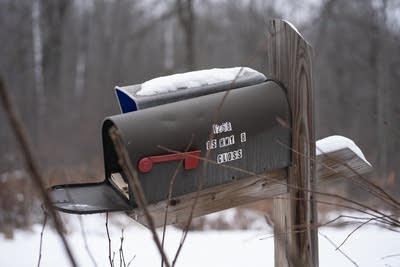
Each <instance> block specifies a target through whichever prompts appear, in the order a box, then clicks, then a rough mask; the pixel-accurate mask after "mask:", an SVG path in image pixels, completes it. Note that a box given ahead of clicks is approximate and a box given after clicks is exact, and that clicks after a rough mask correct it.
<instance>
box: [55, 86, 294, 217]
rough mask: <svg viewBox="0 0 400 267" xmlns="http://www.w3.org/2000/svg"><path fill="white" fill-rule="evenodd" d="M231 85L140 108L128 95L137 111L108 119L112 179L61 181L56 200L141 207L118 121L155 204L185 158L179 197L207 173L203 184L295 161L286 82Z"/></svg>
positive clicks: (88, 209)
mask: <svg viewBox="0 0 400 267" xmlns="http://www.w3.org/2000/svg"><path fill="white" fill-rule="evenodd" d="M219 88H221V87H219ZM217 89H218V88H217ZM228 89H230V88H229V87H227V88H225V89H222V90H215V88H211V87H210V88H207V90H205V91H201V92H200V93H199V92H197V95H194V97H188V96H187V95H186V94H185V95H186V97H184V99H183V100H182V98H179V97H173V98H168V97H167V98H165V99H164V100H160V101H159V103H157V101H156V102H154V101H150V102H147V103H156V104H153V105H151V104H150V105H148V107H147V106H146V107H141V108H142V109H139V110H136V111H134V110H135V109H137V108H138V106H139V107H140V103H134V107H133V108H131V109H130V108H129V107H126V106H125V107H123V105H124V104H123V103H122V104H121V109H122V110H123V111H124V108H125V111H129V112H127V113H124V114H120V115H115V116H111V117H108V118H106V119H105V121H104V123H103V127H102V138H103V150H104V165H105V180H104V182H103V183H100V184H86V185H76V186H58V187H55V188H54V189H53V190H52V197H53V200H54V203H55V207H57V208H58V209H60V210H63V211H66V212H71V213H95V212H105V211H122V210H132V209H135V208H136V207H137V204H136V202H135V199H134V196H133V190H131V188H129V183H128V182H127V177H126V175H125V174H124V173H123V171H122V170H121V167H120V166H119V164H118V158H117V154H116V152H115V150H114V147H113V143H112V141H111V139H110V136H109V129H110V128H111V127H115V128H116V129H118V131H119V133H120V135H121V138H122V141H123V144H124V146H125V147H126V149H127V151H128V153H129V156H130V159H131V162H132V165H133V166H134V167H135V168H136V169H137V171H138V174H139V179H140V182H141V184H142V187H143V189H144V192H145V197H146V199H147V201H148V203H150V204H151V203H157V202H160V201H163V200H165V199H167V198H168V191H169V184H170V179H171V177H172V176H173V175H174V172H175V171H176V169H177V167H178V165H179V164H182V162H183V164H182V165H181V166H180V167H179V168H180V169H179V172H178V175H177V176H176V180H175V183H174V187H173V197H176V196H181V195H185V194H188V193H191V192H196V191H197V190H198V188H199V183H200V180H201V179H204V180H203V181H204V183H203V188H210V187H214V186H218V185H221V184H226V183H234V182H235V181H236V180H239V179H243V178H246V177H248V176H249V175H254V174H260V173H265V172H267V171H271V170H274V169H279V168H284V167H288V166H289V164H290V155H291V152H290V150H289V149H288V146H289V147H290V145H291V136H290V129H289V128H288V127H285V126H284V125H282V122H287V123H288V125H290V108H289V105H288V102H287V98H286V93H285V91H284V90H283V89H282V87H281V86H280V85H279V84H277V83H276V82H274V81H269V80H267V81H256V82H253V84H247V85H246V84H244V85H243V86H240V87H238V88H234V89H232V90H230V91H229V93H228V95H226V91H227V90H228ZM189 95H190V94H189ZM119 97H120V99H121V96H119ZM145 98H146V97H143V99H145ZM223 99H224V100H223ZM222 101H223V104H222V105H221V102H222ZM145 102H146V101H145ZM124 103H125V105H129V103H127V102H126V101H125V102H124ZM283 144H285V145H283ZM207 155H208V156H207ZM206 157H207V158H208V160H209V161H208V163H207V164H206V165H205V160H204V159H205V158H206ZM239 169H242V170H245V172H243V171H240V170H239Z"/></svg>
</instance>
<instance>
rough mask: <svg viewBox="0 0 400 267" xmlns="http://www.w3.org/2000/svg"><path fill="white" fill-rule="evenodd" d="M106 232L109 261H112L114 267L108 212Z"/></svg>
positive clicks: (111, 264) (111, 266)
mask: <svg viewBox="0 0 400 267" xmlns="http://www.w3.org/2000/svg"><path fill="white" fill-rule="evenodd" d="M106 232H107V239H108V260H109V261H110V267H114V260H113V259H112V258H111V238H110V231H109V230H108V212H106Z"/></svg>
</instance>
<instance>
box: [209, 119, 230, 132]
mask: <svg viewBox="0 0 400 267" xmlns="http://www.w3.org/2000/svg"><path fill="white" fill-rule="evenodd" d="M212 128H213V133H214V134H220V133H226V132H230V131H232V123H230V122H229V121H227V122H223V123H220V124H213V126H212Z"/></svg>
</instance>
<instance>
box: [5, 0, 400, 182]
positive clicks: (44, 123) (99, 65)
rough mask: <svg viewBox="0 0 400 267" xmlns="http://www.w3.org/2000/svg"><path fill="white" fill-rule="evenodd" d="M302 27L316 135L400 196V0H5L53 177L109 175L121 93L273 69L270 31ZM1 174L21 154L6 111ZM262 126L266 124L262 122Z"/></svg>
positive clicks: (40, 150) (33, 120)
mask: <svg viewBox="0 0 400 267" xmlns="http://www.w3.org/2000/svg"><path fill="white" fill-rule="evenodd" d="M277 17H278V18H279V17H281V18H285V19H288V20H290V21H293V22H294V23H295V24H296V26H297V27H298V28H299V29H300V31H301V32H303V33H304V34H305V36H306V38H307V39H308V40H309V41H310V43H311V44H312V46H313V47H314V48H315V62H314V63H315V64H314V70H315V72H314V73H315V75H314V81H315V93H316V99H315V102H316V118H317V129H316V130H317V137H318V138H322V137H325V136H328V135H333V134H339V135H344V136H346V137H349V138H351V139H353V140H355V141H356V142H357V143H358V144H359V145H360V147H361V148H362V149H363V151H364V152H365V154H366V157H367V159H369V160H370V161H371V162H372V164H373V165H374V166H375V167H376V170H377V171H378V174H379V176H378V177H379V181H380V183H381V184H384V183H387V184H388V185H390V187H391V188H396V186H397V188H398V186H399V185H400V182H398V181H397V182H396V175H397V180H398V173H399V164H398V159H399V156H400V152H399V150H400V141H399V140H400V124H399V122H400V105H398V104H397V101H398V99H400V90H399V85H400V56H399V51H400V41H399V38H400V31H399V29H400V19H399V18H400V2H399V1H397V0H352V1H347V0H321V1H306V2H304V3H302V4H299V3H295V1H283V0H282V1H278V2H276V1H266V0H264V1H263V0H248V1H228V0H225V1H216V0H168V1H156V0H147V1H139V0H120V1H117V0H87V1H86V0H73V1H72V0H20V1H14V0H0V42H1V49H0V75H1V76H2V77H3V79H4V80H5V84H6V86H7V88H8V89H9V92H10V94H11V95H12V97H13V100H14V101H15V103H17V105H18V108H19V112H20V114H21V116H22V118H23V121H24V122H25V123H26V126H27V128H28V131H29V134H30V136H31V138H32V142H33V145H34V147H35V150H36V152H37V155H38V157H39V158H40V162H41V164H42V167H43V168H44V169H49V168H53V167H54V166H59V167H65V168H73V167H74V166H78V165H79V166H91V168H97V169H100V171H102V146H101V135H100V127H101V123H102V120H103V118H104V117H106V116H109V115H113V114H117V113H119V110H118V107H117V103H116V100H115V97H114V90H113V88H114V87H115V86H116V85H122V86H123V85H129V84H135V83H141V82H143V81H145V80H148V79H151V78H153V77H157V76H160V75H167V74H170V73H176V72H184V71H188V70H193V69H204V68H212V67H232V66H249V67H252V68H255V69H257V70H259V71H261V72H264V73H266V74H268V70H267V69H266V57H267V56H268V55H266V52H265V51H266V50H265V38H268V36H267V33H266V24H267V23H268V21H269V19H271V18H277ZM0 121H1V122H2V123H1V127H0V140H1V142H0V174H1V173H6V172H10V171H12V170H15V169H18V168H20V167H21V166H20V164H21V163H20V162H21V161H20V156H19V154H18V148H17V147H16V144H15V141H14V138H13V135H12V133H11V132H10V128H9V127H8V125H7V123H5V122H6V120H5V117H4V113H3V110H2V109H0ZM255 123H259V122H255Z"/></svg>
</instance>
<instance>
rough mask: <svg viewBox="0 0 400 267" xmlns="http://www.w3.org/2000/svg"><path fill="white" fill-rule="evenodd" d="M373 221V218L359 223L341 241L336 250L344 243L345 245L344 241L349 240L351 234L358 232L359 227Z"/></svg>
mask: <svg viewBox="0 0 400 267" xmlns="http://www.w3.org/2000/svg"><path fill="white" fill-rule="evenodd" d="M373 220H375V218H370V219H369V220H367V221H365V222H363V223H361V224H360V225H358V226H357V227H356V228H355V229H353V231H351V232H350V233H349V234H348V235H347V236H346V238H345V239H344V240H343V242H342V243H341V244H340V245H339V246H338V247H337V249H340V248H341V247H342V246H343V245H344V244H345V243H346V241H347V240H348V239H349V238H350V236H351V235H352V234H354V233H355V232H356V231H357V230H359V229H360V228H361V227H363V226H364V225H366V224H367V223H369V222H371V221H373Z"/></svg>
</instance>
